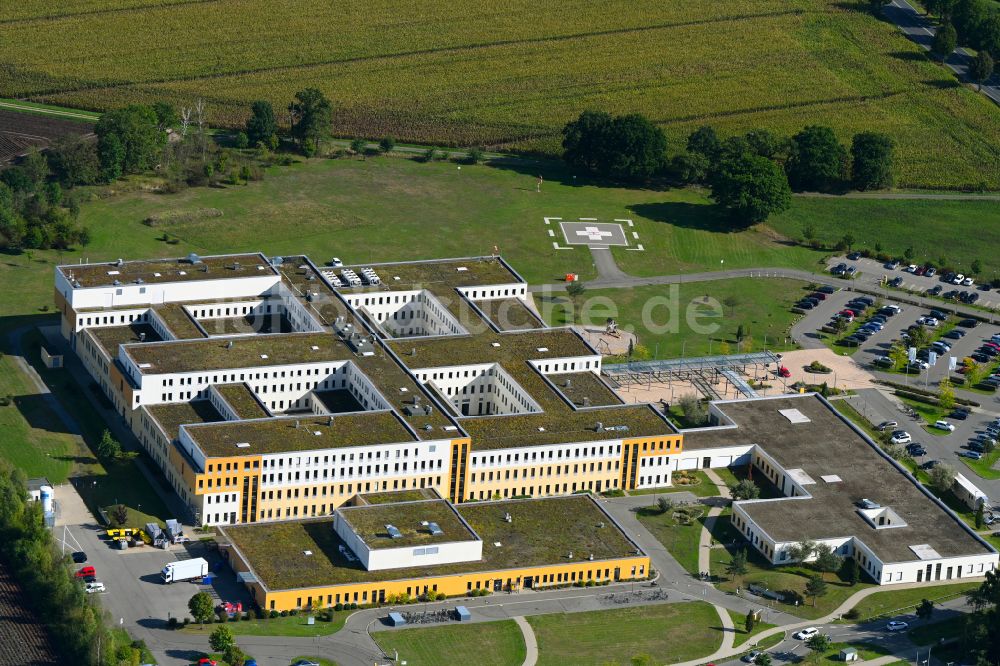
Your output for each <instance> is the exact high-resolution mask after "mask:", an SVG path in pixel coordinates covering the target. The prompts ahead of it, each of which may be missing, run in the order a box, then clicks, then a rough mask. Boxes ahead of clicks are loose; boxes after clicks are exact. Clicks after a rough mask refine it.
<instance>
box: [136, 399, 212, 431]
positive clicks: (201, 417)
mask: <svg viewBox="0 0 1000 666" xmlns="http://www.w3.org/2000/svg"><path fill="white" fill-rule="evenodd" d="M142 409H145V410H147V411H148V412H149V413H150V415H151V416H152V417H153V418H155V419H156V420H157V421H158V422H159V424H160V425H161V426H163V430H164V431H165V432H166V433H167V436H168V437H170V438H171V439H176V438H177V436H178V434H179V433H180V428H181V426H182V425H186V424H189V423H215V422H218V421H224V420H225V419H223V417H222V414H220V413H219V410H217V409H216V408H215V406H214V405H213V404H212V403H211V402H209V401H208V400H194V401H192V402H175V403H171V404H165V405H147V406H145V407H143V408H142Z"/></svg>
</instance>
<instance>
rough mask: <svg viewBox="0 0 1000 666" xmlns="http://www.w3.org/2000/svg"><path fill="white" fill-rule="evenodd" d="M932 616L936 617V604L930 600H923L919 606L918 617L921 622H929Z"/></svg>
mask: <svg viewBox="0 0 1000 666" xmlns="http://www.w3.org/2000/svg"><path fill="white" fill-rule="evenodd" d="M931 615H934V602H933V601H931V600H930V599H921V601H920V605H919V606H917V617H919V618H920V619H921V620H929V619H931Z"/></svg>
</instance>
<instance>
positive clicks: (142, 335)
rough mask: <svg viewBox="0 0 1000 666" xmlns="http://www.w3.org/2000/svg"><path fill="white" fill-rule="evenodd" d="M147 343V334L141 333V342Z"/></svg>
mask: <svg viewBox="0 0 1000 666" xmlns="http://www.w3.org/2000/svg"><path fill="white" fill-rule="evenodd" d="M145 341H146V334H145V333H140V334H139V342H145Z"/></svg>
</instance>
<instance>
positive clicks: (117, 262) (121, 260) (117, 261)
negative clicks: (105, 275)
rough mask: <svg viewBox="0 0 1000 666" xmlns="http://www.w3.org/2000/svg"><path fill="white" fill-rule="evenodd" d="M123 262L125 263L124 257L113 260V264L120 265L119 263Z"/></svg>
mask: <svg viewBox="0 0 1000 666" xmlns="http://www.w3.org/2000/svg"><path fill="white" fill-rule="evenodd" d="M124 263H125V260H124V259H116V260H115V266H118V267H121V265H122V264H124Z"/></svg>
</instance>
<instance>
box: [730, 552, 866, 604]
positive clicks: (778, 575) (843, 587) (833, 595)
mask: <svg viewBox="0 0 1000 666" xmlns="http://www.w3.org/2000/svg"><path fill="white" fill-rule="evenodd" d="M736 548H746V550H747V569H748V572H747V574H746V575H745V576H743V579H742V581H738V580H733V579H731V578H730V577H729V575H728V574H727V573H726V565H727V564H728V563H729V561H730V560H731V559H732V553H733V552H735V550H736ZM711 559H712V563H711V571H712V575H713V576H714V577H716V579H718V580H721V582H719V583H717V584H716V587H718V588H719V589H721V590H724V591H726V592H735V591H736V589H737V588H740V589H741V590H744V592H742V594H746V592H745V590H746V589H747V586H748V585H750V584H751V583H753V584H756V585H761V586H766V587H767V589H769V590H775V591H778V592H780V593H783V594H785V595H786V599H789V597H793V596H794V595H798V596H799V598H800V603H799V605H798V607H796V606H795V605H794V603H788V602H787V601H786V602H783V603H777V602H776V603H775V608H777V609H779V610H783V611H786V612H788V613H792V614H793V615H798V616H799V617H802V618H805V619H813V618H818V617H822V616H824V615H827V614H828V613H830V612H831V611H833V609H835V608H837V607H838V606H840V604H842V603H843V602H844V600H845V599H847V597H849V596H851V595H852V594H854V593H856V592H860V591H861V590H863V589H865V588H868V587H872V584H871V583H867V582H863V583H858V584H857V585H854V586H852V585H850V584H848V583H847V582H845V581H842V580H841V579H840V578H838V577H837V576H836V575H834V574H825V578H826V582H827V593H826V594H825V595H824V596H822V597H818V598H817V599H816V600H815V606H814V605H813V599H811V598H806V596H805V587H806V583H807V582H808V580H809V576H811V575H814V574H815V571H813V570H812V569H808V568H805V567H800V566H796V565H790V566H784V567H775V566H771V565H770V564H769V563H768V562H767V561H766V560H764V558H763V557H762V556H761V555H760V554H759V553H757V551H756V550H754V549H753V548H751V547H750V546H749V545H747V544H745V543H740V544H738V545H737V546H736V547H735V548H734V547H727V548H714V549H712V558H711Z"/></svg>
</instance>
